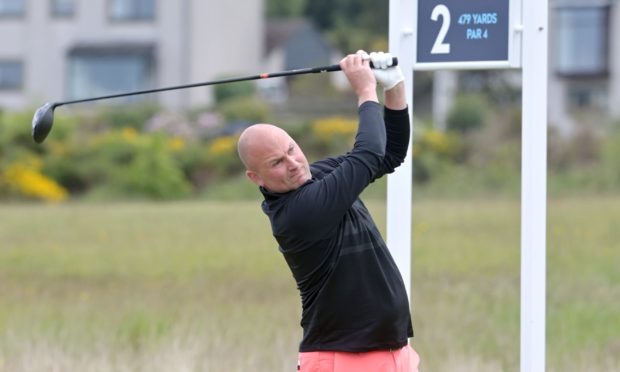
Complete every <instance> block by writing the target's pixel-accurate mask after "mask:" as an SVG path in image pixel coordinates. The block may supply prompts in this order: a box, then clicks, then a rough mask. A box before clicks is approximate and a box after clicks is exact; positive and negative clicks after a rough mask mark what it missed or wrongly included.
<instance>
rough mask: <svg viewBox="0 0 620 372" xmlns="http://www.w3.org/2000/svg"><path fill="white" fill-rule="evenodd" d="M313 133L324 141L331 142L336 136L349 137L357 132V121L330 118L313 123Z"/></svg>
mask: <svg viewBox="0 0 620 372" xmlns="http://www.w3.org/2000/svg"><path fill="white" fill-rule="evenodd" d="M312 131H313V133H314V134H315V135H316V136H317V137H318V138H320V139H321V140H323V141H329V140H330V139H331V138H333V137H334V136H342V137H349V136H353V135H354V134H355V133H356V132H357V120H355V119H348V118H345V117H342V116H330V117H326V118H322V119H318V120H316V121H315V122H314V123H312Z"/></svg>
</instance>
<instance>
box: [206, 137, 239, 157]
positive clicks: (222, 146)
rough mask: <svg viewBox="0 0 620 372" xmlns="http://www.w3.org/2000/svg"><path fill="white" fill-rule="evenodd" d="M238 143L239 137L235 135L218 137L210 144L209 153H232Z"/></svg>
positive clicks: (218, 154) (216, 154)
mask: <svg viewBox="0 0 620 372" xmlns="http://www.w3.org/2000/svg"><path fill="white" fill-rule="evenodd" d="M236 144H237V138H236V137H234V136H224V137H219V138H216V139H215V140H214V141H213V142H211V145H210V146H209V154H210V155H214V156H220V155H232V154H233V152H234V151H235V146H236Z"/></svg>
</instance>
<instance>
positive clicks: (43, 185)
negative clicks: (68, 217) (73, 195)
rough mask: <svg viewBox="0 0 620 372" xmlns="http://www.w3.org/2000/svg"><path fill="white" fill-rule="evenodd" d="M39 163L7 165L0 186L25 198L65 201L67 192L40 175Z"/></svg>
mask: <svg viewBox="0 0 620 372" xmlns="http://www.w3.org/2000/svg"><path fill="white" fill-rule="evenodd" d="M40 170H41V161H40V160H38V159H34V158H33V159H30V160H27V161H22V162H17V163H14V164H11V165H9V166H8V167H7V168H6V169H5V170H4V171H3V172H2V174H0V186H3V187H6V188H7V189H8V190H10V191H12V192H16V193H18V194H20V195H22V196H24V197H27V198H34V199H41V200H46V201H51V202H59V201H62V200H65V199H66V198H67V196H68V194H67V191H66V190H65V189H64V188H63V187H62V186H60V185H59V184H58V183H56V181H54V180H53V179H51V178H49V177H47V176H45V175H43V174H41V172H40Z"/></svg>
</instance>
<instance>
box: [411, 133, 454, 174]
mask: <svg viewBox="0 0 620 372" xmlns="http://www.w3.org/2000/svg"><path fill="white" fill-rule="evenodd" d="M414 137H415V138H414V142H413V149H412V151H413V162H414V173H413V174H414V180H415V181H417V182H428V181H429V180H430V179H431V178H433V177H434V176H436V175H437V174H439V173H442V172H444V171H446V169H447V168H449V167H450V166H451V165H452V164H454V163H456V161H457V160H458V158H459V156H460V153H461V151H462V145H461V143H460V141H459V137H458V136H457V135H455V134H454V133H450V132H442V131H439V130H435V129H424V130H421V131H420V132H419V133H416V134H415V136H414Z"/></svg>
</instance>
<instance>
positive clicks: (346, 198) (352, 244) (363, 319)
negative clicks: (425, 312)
mask: <svg viewBox="0 0 620 372" xmlns="http://www.w3.org/2000/svg"><path fill="white" fill-rule="evenodd" d="M409 131H410V129H409V115H408V112H407V109H404V110H398V111H395V110H390V109H387V108H385V109H384V115H383V116H382V113H381V106H380V105H379V104H378V103H376V102H370V101H369V102H365V103H363V104H362V105H361V106H360V107H359V128H358V132H357V135H356V138H355V145H354V146H353V149H352V150H351V151H350V152H349V153H347V154H345V155H342V156H339V157H334V158H327V159H324V160H321V161H318V162H315V163H313V164H311V166H310V170H311V173H312V179H311V180H309V181H308V182H306V183H305V184H304V185H302V186H301V187H300V188H298V189H296V190H293V191H290V192H287V193H272V192H269V191H268V190H266V189H264V188H261V191H262V192H263V195H264V196H265V201H264V202H263V204H262V207H263V211H264V212H265V213H266V214H267V215H268V216H269V219H270V221H271V226H272V231H273V235H274V237H275V238H276V240H277V242H278V243H279V245H280V251H281V252H282V254H283V255H284V258H285V259H286V262H287V263H288V265H289V267H290V269H291V272H292V274H293V276H294V278H295V280H296V281H297V287H298V289H299V291H300V295H301V301H302V309H303V311H302V319H301V326H302V327H303V330H304V335H303V339H302V342H301V344H300V347H299V350H300V351H301V352H306V351H318V350H334V351H350V352H364V351H370V350H386V349H396V348H400V347H403V346H405V345H406V344H407V339H408V338H409V337H412V336H413V330H412V326H411V316H410V313H409V301H408V298H407V293H406V290H405V286H404V283H403V280H402V277H401V275H400V273H399V271H398V268H397V266H396V263H395V262H394V260H393V258H392V256H391V255H390V252H389V251H388V249H387V246H386V244H385V242H384V240H383V238H382V237H381V234H380V232H379V230H378V229H377V227H376V225H375V223H374V221H373V220H372V217H371V216H370V213H369V212H368V210H367V209H366V207H365V206H364V204H363V203H362V201H361V200H360V199H359V194H360V193H361V192H362V191H363V190H364V188H365V187H366V186H368V184H369V183H370V182H372V181H373V180H375V179H377V178H379V177H381V176H383V175H384V174H386V173H390V172H393V171H394V169H395V168H396V167H397V166H399V165H400V164H401V163H402V161H403V160H404V158H405V156H406V153H407V146H408V143H409Z"/></svg>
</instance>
